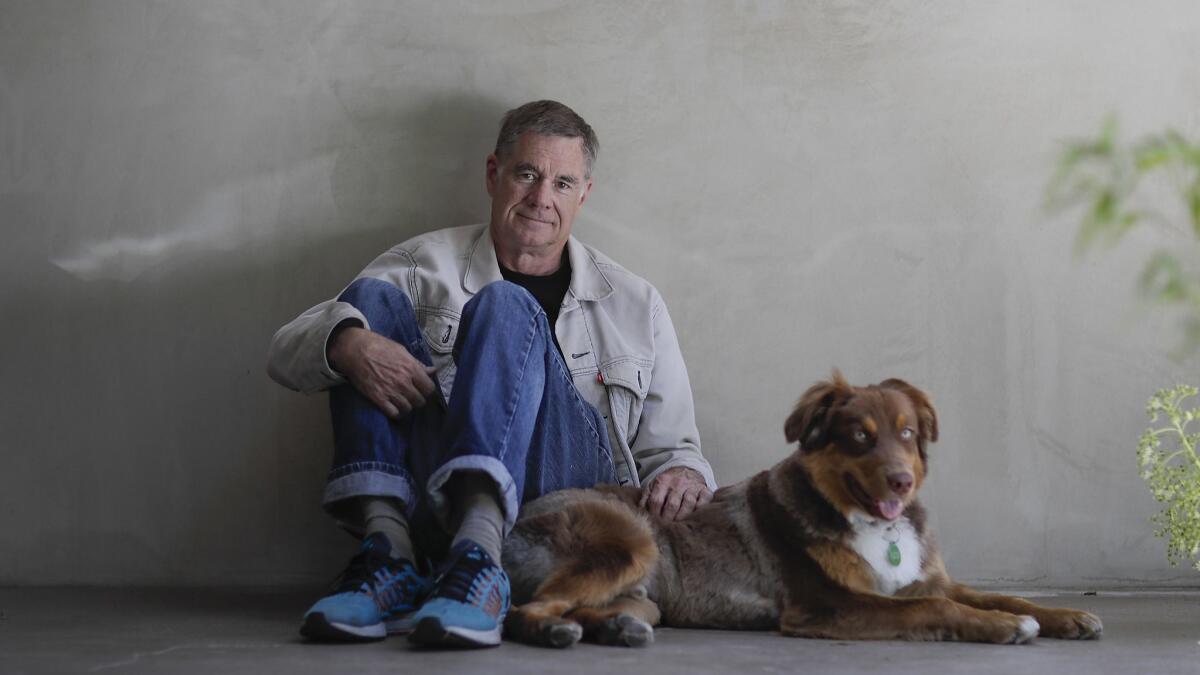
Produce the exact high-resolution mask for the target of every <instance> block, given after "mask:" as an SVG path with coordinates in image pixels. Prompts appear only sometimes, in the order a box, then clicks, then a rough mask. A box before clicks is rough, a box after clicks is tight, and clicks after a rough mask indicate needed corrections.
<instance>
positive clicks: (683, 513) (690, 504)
mask: <svg viewBox="0 0 1200 675" xmlns="http://www.w3.org/2000/svg"><path fill="white" fill-rule="evenodd" d="M699 501H700V490H698V489H696V488H695V487H689V488H688V490H687V492H685V493H683V501H682V502H681V503H680V504H679V511H678V512H677V513H676V514H675V520H683V519H684V518H687V517H688V516H690V515H691V514H692V511H695V510H696V505H697V504H698V503H699Z"/></svg>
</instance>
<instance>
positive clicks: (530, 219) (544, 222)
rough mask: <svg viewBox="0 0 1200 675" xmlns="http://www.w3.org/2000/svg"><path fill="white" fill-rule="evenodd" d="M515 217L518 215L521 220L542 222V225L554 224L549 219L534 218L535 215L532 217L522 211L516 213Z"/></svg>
mask: <svg viewBox="0 0 1200 675" xmlns="http://www.w3.org/2000/svg"><path fill="white" fill-rule="evenodd" d="M517 217H518V218H521V219H522V220H527V221H529V222H531V223H540V224H542V225H553V224H554V223H552V222H550V221H549V220H542V219H541V218H535V217H533V216H527V215H525V214H524V213H518V214H517Z"/></svg>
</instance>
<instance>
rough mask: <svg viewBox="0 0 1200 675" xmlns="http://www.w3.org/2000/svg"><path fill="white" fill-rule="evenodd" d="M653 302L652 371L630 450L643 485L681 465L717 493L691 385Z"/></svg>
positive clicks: (662, 307)
mask: <svg viewBox="0 0 1200 675" xmlns="http://www.w3.org/2000/svg"><path fill="white" fill-rule="evenodd" d="M655 300H656V303H655V305H654V309H653V310H652V320H653V324H654V367H653V369H652V370H651V373H650V382H649V388H648V391H647V393H646V399H645V402H644V403H643V405H642V413H641V416H640V418H639V420H638V427H637V436H636V437H635V438H634V439H633V442H632V443H631V444H630V448H629V449H630V451H631V453H632V454H633V458H634V460H635V461H636V463H637V466H638V474H639V478H640V480H641V483H642V484H643V485H647V484H649V482H650V481H651V480H653V479H654V478H655V477H656V476H658V475H659V474H660V473H662V472H663V471H666V470H667V469H671V468H674V467H677V466H683V467H687V468H689V469H693V470H695V471H696V472H697V473H699V474H700V475H701V476H703V477H704V482H705V483H707V484H708V487H709V489H711V490H716V489H717V482H716V479H715V478H714V476H713V470H712V467H711V466H710V465H709V463H708V461H707V460H706V459H704V456H703V455H701V454H700V432H699V430H698V429H697V428H696V411H695V406H694V404H693V402H692V385H691V383H690V382H689V380H688V374H687V368H686V366H684V363H683V354H682V353H681V352H680V350H679V339H678V338H677V336H676V335H675V327H674V325H672V323H671V317H670V315H669V314H668V313H667V307H666V304H665V303H664V302H663V301H662V298H661V297H658V296H657V293H656V294H655Z"/></svg>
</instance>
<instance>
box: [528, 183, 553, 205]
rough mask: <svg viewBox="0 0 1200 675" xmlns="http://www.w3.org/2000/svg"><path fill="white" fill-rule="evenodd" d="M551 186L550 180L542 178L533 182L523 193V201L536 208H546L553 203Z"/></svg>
mask: <svg viewBox="0 0 1200 675" xmlns="http://www.w3.org/2000/svg"><path fill="white" fill-rule="evenodd" d="M553 197H554V194H553V188H552V187H551V185H550V181H547V180H542V181H538V182H536V183H534V184H533V185H532V186H531V187H530V188H529V192H528V193H527V194H526V195H525V203H527V204H529V205H530V206H532V207H535V208H538V209H548V208H550V207H551V206H552V205H553Z"/></svg>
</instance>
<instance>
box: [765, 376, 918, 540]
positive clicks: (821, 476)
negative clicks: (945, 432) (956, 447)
mask: <svg viewBox="0 0 1200 675" xmlns="http://www.w3.org/2000/svg"><path fill="white" fill-rule="evenodd" d="M784 434H785V435H786V436H787V439H788V441H789V442H799V443H800V461H801V462H802V464H803V465H804V466H805V467H806V468H807V469H808V472H809V475H810V476H812V481H813V483H814V485H815V487H816V488H817V489H818V490H819V491H820V492H821V493H822V494H823V495H824V496H825V498H826V499H828V500H829V502H830V503H831V504H833V506H834V507H835V508H837V509H838V510H839V511H841V512H842V514H843V515H845V516H847V517H849V516H850V515H851V514H853V513H854V512H856V511H857V512H861V513H863V514H865V515H867V516H868V517H870V518H882V519H885V520H895V519H897V518H899V517H900V515H901V514H903V513H904V509H905V508H907V507H908V505H909V504H911V503H912V501H913V500H914V499H915V498H916V494H917V492H918V491H919V490H920V489H921V484H922V482H924V480H925V473H926V462H927V454H926V445H927V444H928V443H931V442H933V441H936V440H937V436H938V428H937V413H936V412H935V411H934V409H933V404H932V403H930V401H929V397H928V396H926V395H925V393H924V392H922V391H921V390H920V389H917V388H916V387H914V386H912V385H911V384H909V383H907V382H905V381H903V380H897V379H890V380H884V381H883V382H880V383H879V384H875V385H871V386H868V387H853V386H851V385H850V384H848V383H847V382H846V380H845V378H843V377H842V374H841V373H839V372H838V371H837V370H834V371H833V378H832V379H830V380H827V381H823V382H818V383H817V384H815V385H813V386H812V387H810V388H809V390H808V391H806V392H804V395H803V396H801V397H800V402H799V403H797V404H796V409H795V410H794V411H793V412H792V414H791V416H790V417H788V419H787V422H786V423H785V424H784Z"/></svg>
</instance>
